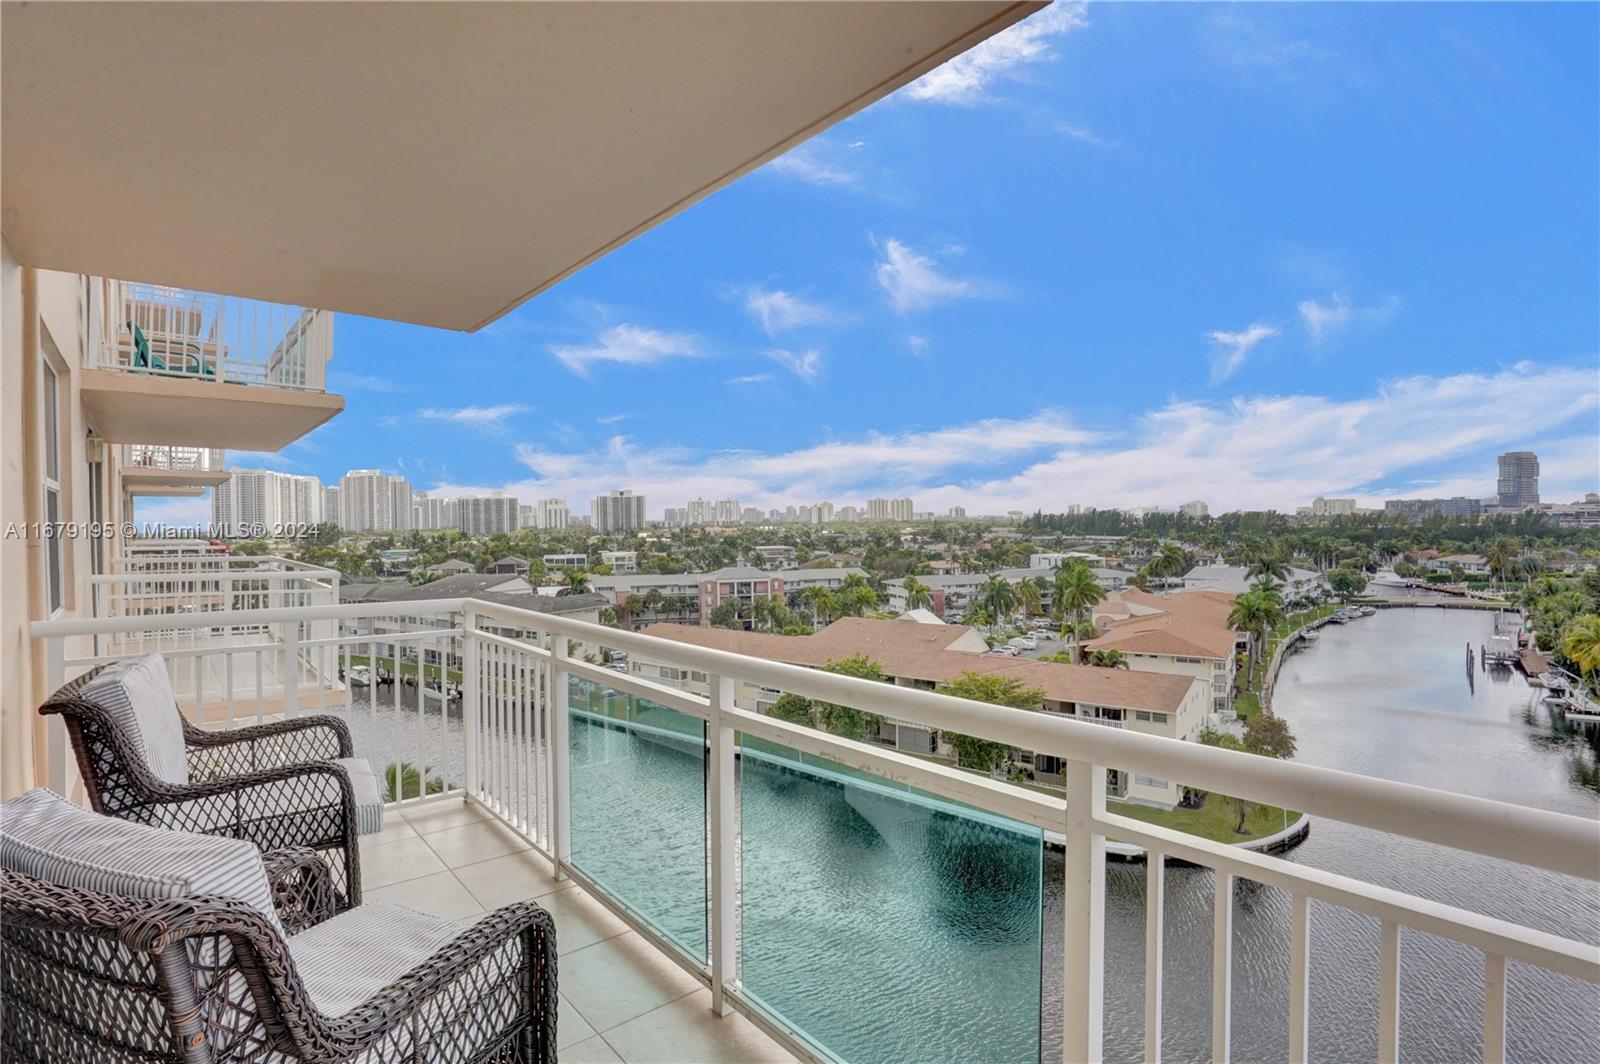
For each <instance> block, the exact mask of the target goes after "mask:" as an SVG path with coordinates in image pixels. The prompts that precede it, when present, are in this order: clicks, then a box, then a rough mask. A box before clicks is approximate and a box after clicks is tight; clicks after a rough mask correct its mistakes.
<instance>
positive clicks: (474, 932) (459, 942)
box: [335, 901, 556, 1062]
mask: <svg viewBox="0 0 1600 1064" xmlns="http://www.w3.org/2000/svg"><path fill="white" fill-rule="evenodd" d="M508 946H518V947H520V948H518V949H517V952H516V956H515V958H514V960H513V961H512V962H511V963H512V964H513V965H515V966H516V968H517V969H519V970H520V969H523V968H526V969H527V971H528V973H529V977H530V985H529V987H528V991H529V997H530V999H531V1000H529V1001H528V1002H527V1003H526V1004H527V1008H528V1009H529V1014H528V1017H527V1023H528V1025H529V1028H530V1029H529V1034H530V1035H531V1038H530V1039H529V1043H530V1046H531V1048H532V1051H533V1052H532V1056H531V1057H530V1058H529V1059H530V1060H531V1061H535V1062H543V1061H554V1060H555V1046H556V927H555V921H554V920H553V919H552V918H551V916H550V914H549V913H548V912H546V911H545V910H544V909H542V908H540V907H539V906H538V905H537V904H536V903H534V902H531V901H524V902H517V903H515V904H512V905H506V906H502V907H501V908H499V909H496V910H495V911H494V912H492V913H490V914H489V915H488V916H485V917H484V918H483V919H481V920H479V921H478V922H477V923H475V924H473V925H472V926H470V927H468V928H466V929H465V930H463V931H462V932H461V934H460V935H458V936H457V937H456V938H455V939H454V940H452V941H451V942H450V944H449V945H447V946H445V947H444V948H443V949H440V950H439V951H438V952H436V953H435V954H434V955H433V956H431V957H429V958H428V959H427V960H425V961H423V962H422V963H421V964H419V965H417V966H416V967H415V968H413V969H411V970H410V971H409V972H407V973H406V974H405V975H403V976H401V977H400V978H399V979H397V980H396V981H395V982H393V983H390V984H389V985H388V986H386V987H384V988H383V989H382V990H380V991H378V992H377V993H376V994H374V995H373V996H372V997H370V998H368V999H367V1000H366V1001H365V1002H363V1003H362V1004H360V1005H357V1006H356V1007H355V1008H354V1009H352V1010H350V1011H349V1012H347V1013H345V1014H344V1015H342V1016H340V1017H339V1018H338V1020H337V1021H335V1023H336V1025H337V1028H338V1032H339V1037H340V1038H341V1039H348V1040H349V1041H348V1042H347V1051H349V1052H351V1053H355V1052H360V1051H361V1050H362V1049H364V1048H366V1047H368V1046H371V1045H372V1044H373V1043H374V1042H375V1041H376V1040H378V1039H380V1038H382V1037H383V1036H384V1035H385V1034H387V1033H388V1032H390V1031H391V1030H392V1029H393V1028H394V1026H395V1024H396V1022H397V1021H399V1020H401V1018H403V1017H405V1016H407V1015H408V1014H411V1013H414V1012H417V1011H418V1010H420V1009H422V1008H423V1006H424V1005H428V1004H429V1003H433V1004H435V1005H437V1004H438V1003H439V1002H440V1000H441V999H448V1000H453V1001H456V1002H459V1003H460V1004H461V1005H462V1006H466V1005H469V1004H472V1003H476V1002H478V1001H479V1000H480V999H481V997H482V995H483V992H484V986H483V983H484V982H486V981H492V980H493V979H494V978H495V977H496V976H499V977H500V978H504V970H505V968H506V967H509V966H502V967H501V968H500V969H499V970H496V967H495V965H494V963H493V960H494V957H495V954H496V953H497V952H499V951H501V950H503V949H505V948H506V947H508Z"/></svg>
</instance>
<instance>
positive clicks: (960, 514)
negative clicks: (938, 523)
mask: <svg viewBox="0 0 1600 1064" xmlns="http://www.w3.org/2000/svg"><path fill="white" fill-rule="evenodd" d="M948 516H949V517H950V518H951V519H952V520H955V521H960V520H963V519H964V518H965V517H966V516H967V508H966V507H965V506H952V507H950V510H949V512H948Z"/></svg>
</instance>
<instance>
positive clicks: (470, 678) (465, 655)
mask: <svg viewBox="0 0 1600 1064" xmlns="http://www.w3.org/2000/svg"><path fill="white" fill-rule="evenodd" d="M439 669H440V682H439V686H440V688H441V689H443V690H444V692H445V699H446V702H445V705H446V707H448V705H449V697H450V696H449V691H450V660H449V658H445V659H444V660H442V661H440V662H439ZM481 725H482V713H481V712H480V707H479V705H478V611H477V610H475V609H472V608H471V607H468V608H467V610H466V611H465V613H463V614H462V619H461V727H462V730H463V731H464V732H466V740H467V742H466V747H467V758H466V760H467V764H466V772H467V800H468V801H472V802H476V801H478V729H479V727H480V726H481Z"/></svg>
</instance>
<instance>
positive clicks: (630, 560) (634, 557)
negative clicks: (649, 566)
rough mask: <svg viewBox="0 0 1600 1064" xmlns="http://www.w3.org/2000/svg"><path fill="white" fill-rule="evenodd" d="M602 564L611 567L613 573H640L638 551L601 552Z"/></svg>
mask: <svg viewBox="0 0 1600 1064" xmlns="http://www.w3.org/2000/svg"><path fill="white" fill-rule="evenodd" d="M600 564H601V565H609V566H611V571H612V572H613V573H636V572H638V571H639V552H638V551H636V550H603V551H601V552H600Z"/></svg>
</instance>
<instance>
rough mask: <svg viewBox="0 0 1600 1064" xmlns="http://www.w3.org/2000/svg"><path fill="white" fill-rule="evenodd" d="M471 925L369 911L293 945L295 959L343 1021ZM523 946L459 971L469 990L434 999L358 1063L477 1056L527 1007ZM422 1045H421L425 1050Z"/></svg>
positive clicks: (314, 994) (398, 910) (320, 999)
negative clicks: (521, 972) (519, 961)
mask: <svg viewBox="0 0 1600 1064" xmlns="http://www.w3.org/2000/svg"><path fill="white" fill-rule="evenodd" d="M470 926H471V922H470V921H461V922H452V921H449V920H445V919H442V918H440V917H437V916H430V915H428V914H426V913H419V912H416V911H415V910H412V909H407V908H405V907H404V906H400V905H384V904H377V905H362V906H360V907H358V908H355V909H351V910H349V911H347V912H343V913H340V914H339V915H338V916H334V917H332V918H330V919H328V920H324V921H323V922H322V923H320V924H318V925H317V926H315V927H312V928H309V929H307V930H305V931H302V932H301V933H300V934H298V935H295V936H294V937H293V938H291V939H290V940H289V954H290V956H291V957H293V958H294V965H295V970H296V971H298V972H299V973H300V979H301V981H302V982H303V984H304V985H305V988H306V994H307V995H308V996H309V997H310V998H311V1003H312V1004H313V1005H315V1006H316V1008H317V1010H318V1011H319V1012H322V1013H323V1014H325V1015H327V1016H343V1015H344V1014H346V1013H348V1012H349V1011H350V1010H352V1009H354V1008H356V1007H357V1006H359V1005H361V1004H362V1003H364V1002H366V1001H367V1000H369V999H370V998H371V997H372V996H373V995H374V994H376V993H378V992H379V991H380V990H382V989H383V988H384V987H387V986H389V985H390V984H392V983H394V982H395V981H396V980H398V979H400V978H401V977H402V976H404V975H405V974H406V973H407V972H409V971H410V970H411V969H413V968H415V967H416V966H417V965H419V964H421V963H423V962H424V961H426V960H427V959H428V958H430V957H432V956H433V955H434V954H435V953H437V952H438V951H439V950H441V949H443V948H444V947H445V946H447V945H449V944H450V943H451V942H452V941H454V940H455V939H456V937H457V936H459V935H461V934H462V933H464V932H465V930H466V929H467V928H469V927H470ZM518 949H519V939H517V938H515V937H513V938H510V939H507V941H506V943H505V945H504V946H503V947H501V948H500V949H498V950H495V951H493V952H492V953H490V954H489V955H488V956H486V957H485V958H484V959H482V960H480V961H478V962H477V964H476V965H475V966H474V967H471V968H463V969H460V970H459V971H458V972H457V973H456V977H457V978H458V979H462V980H466V982H465V983H464V984H462V990H461V991H459V992H456V993H451V992H449V991H445V992H442V993H439V994H435V995H434V996H433V997H432V998H430V999H429V1000H428V1001H426V1002H424V1003H423V1004H422V1005H421V1006H420V1007H419V1008H418V1010H417V1011H416V1012H415V1013H413V1014H411V1015H409V1016H408V1017H407V1018H406V1022H404V1023H403V1024H396V1025H395V1026H394V1027H393V1028H392V1029H391V1030H390V1031H389V1032H388V1034H387V1035H386V1036H385V1038H384V1040H383V1041H382V1042H381V1043H379V1044H378V1045H375V1046H374V1047H373V1048H371V1049H370V1050H368V1051H367V1052H366V1053H363V1054H362V1055H361V1056H360V1057H358V1058H356V1060H357V1061H359V1062H360V1064H369V1062H372V1064H378V1062H385V1064H386V1062H390V1061H397V1060H407V1061H409V1060H412V1059H417V1060H428V1061H435V1060H440V1061H443V1060H459V1059H467V1058H469V1057H473V1056H475V1054H476V1052H477V1051H479V1050H481V1049H482V1048H483V1047H484V1046H485V1045H487V1044H489V1043H490V1042H492V1041H493V1040H494V1039H495V1038H496V1037H497V1036H498V1034H499V1033H500V1032H501V1031H504V1030H505V1029H506V1028H507V1027H509V1026H510V1025H511V1024H512V1023H514V1022H516V1020H517V1018H518V1016H519V1015H520V1014H521V1013H522V1012H523V1011H524V1010H525V1009H526V1008H527V1004H528V1003H527V1000H526V998H527V989H526V986H525V984H524V983H523V982H522V981H521V980H520V979H517V978H508V976H509V975H510V974H511V973H513V972H515V971H516V970H517V968H516V957H517V951H518ZM419 1041H420V1045H419V1044H418V1043H419Z"/></svg>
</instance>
